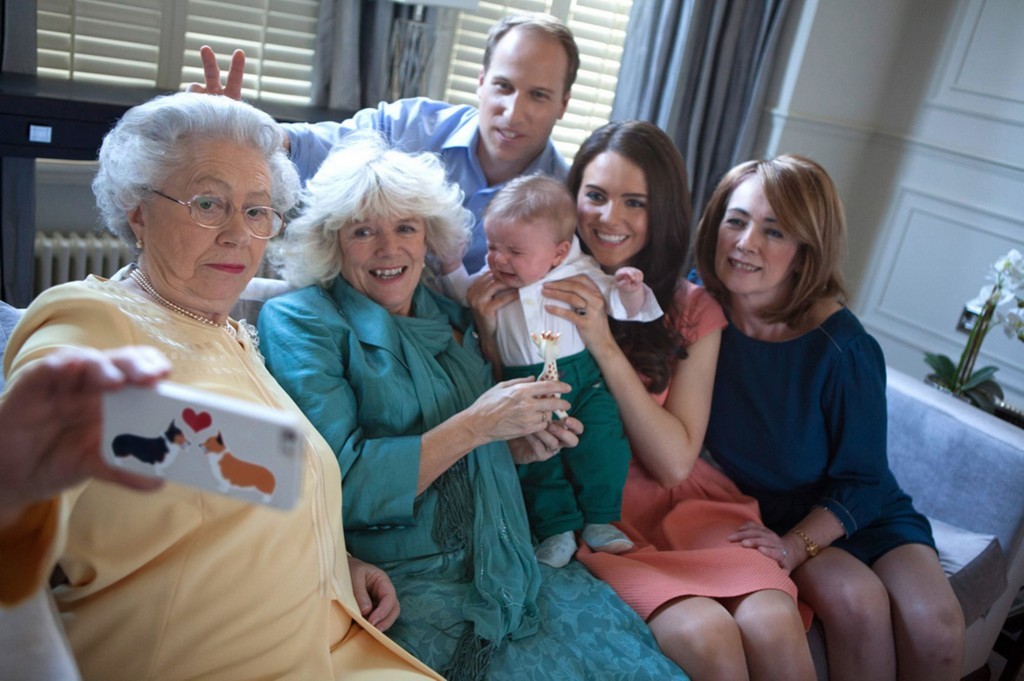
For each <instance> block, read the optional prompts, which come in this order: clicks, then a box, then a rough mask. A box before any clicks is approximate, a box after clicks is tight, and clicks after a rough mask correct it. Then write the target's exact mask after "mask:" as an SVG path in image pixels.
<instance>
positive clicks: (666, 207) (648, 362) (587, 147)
mask: <svg viewBox="0 0 1024 681" xmlns="http://www.w3.org/2000/svg"><path fill="white" fill-rule="evenodd" d="M606 151H613V152H615V153H616V154H619V155H620V156H622V157H623V158H626V159H628V160H630V161H632V162H633V163H635V164H636V165H637V166H638V167H639V168H640V169H641V170H643V172H644V176H645V179H646V180H647V197H648V199H647V243H646V244H644V247H643V248H641V249H640V251H638V252H637V254H636V255H634V256H633V257H632V258H631V259H630V262H629V263H628V264H629V265H630V266H632V267H636V268H637V269H639V270H640V271H642V272H643V273H644V283H645V284H647V285H648V286H650V287H651V290H653V291H654V295H655V297H656V298H657V300H658V304H659V305H661V309H662V310H664V311H665V316H664V318H662V319H659V320H657V321H653V322H648V323H638V322H622V321H618V320H615V319H612V320H609V321H610V322H611V328H612V333H613V334H614V336H615V340H616V341H617V342H618V344H619V347H621V348H622V350H623V352H625V353H626V356H627V357H628V358H629V361H630V363H631V364H632V365H633V368H635V369H636V370H637V372H639V373H640V375H641V376H643V377H644V381H645V383H646V385H647V390H648V391H650V392H652V393H659V392H661V391H663V390H664V389H665V388H666V387H667V386H668V382H669V378H670V377H671V375H672V368H673V366H674V365H675V363H676V362H677V361H678V360H681V359H685V358H686V342H685V340H684V338H683V336H682V334H680V333H679V331H678V330H677V328H676V326H677V324H678V323H679V320H681V319H685V314H684V312H685V311H684V310H683V309H682V308H681V304H679V303H677V301H676V290H677V288H678V286H679V283H680V277H681V275H682V272H683V267H684V266H685V264H686V262H687V249H688V246H689V243H690V222H691V216H692V210H693V209H692V204H691V201H690V190H689V182H688V181H687V174H686V163H685V162H684V161H683V157H682V155H681V154H680V153H679V149H677V148H676V145H675V144H674V143H673V142H672V139H671V138H670V137H669V136H668V135H666V134H665V133H664V132H663V131H662V130H661V129H660V128H658V127H657V126H656V125H653V124H651V123H647V122H644V121H618V122H613V123H608V124H607V125H605V126H602V127H600V128H598V129H597V130H595V131H594V133H593V134H592V135H591V136H590V137H588V138H587V140H586V141H585V142H584V143H583V144H582V145H581V146H580V150H579V152H578V153H577V154H576V158H575V160H574V161H573V164H572V168H570V169H569V178H568V180H567V182H568V184H569V190H570V191H571V192H572V194H573V196H574V197H578V196H579V191H580V186H581V185H582V183H583V172H584V171H585V170H586V168H587V166H588V165H590V162H591V161H593V160H594V159H595V158H596V157H597V156H599V155H600V154H603V153H604V152H606ZM580 245H581V246H582V247H583V250H584V251H587V252H589V249H587V246H586V244H584V243H582V242H581V244H580Z"/></svg>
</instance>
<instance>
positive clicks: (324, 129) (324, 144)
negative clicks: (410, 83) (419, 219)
mask: <svg viewBox="0 0 1024 681" xmlns="http://www.w3.org/2000/svg"><path fill="white" fill-rule="evenodd" d="M284 128H285V130H286V131H287V133H288V140H289V143H290V145H291V152H290V153H291V159H292V162H293V163H294V164H295V167H296V169H297V170H298V172H299V177H300V178H302V181H303V183H305V182H306V180H308V179H309V178H310V177H312V176H313V175H314V174H315V173H316V171H317V170H318V169H319V168H320V164H321V163H323V161H324V159H325V158H327V155H328V154H329V153H330V152H331V150H332V149H333V148H334V146H335V145H337V144H338V143H339V142H341V140H342V139H343V138H344V137H345V136H346V135H348V134H349V133H350V132H352V131H353V130H358V129H373V130H377V131H378V132H380V133H381V134H382V135H384V137H385V139H387V140H388V141H389V142H390V143H391V144H393V145H394V146H395V147H396V148H397V149H401V150H402V151H406V152H417V151H431V152H434V153H436V154H439V155H440V156H441V159H442V161H443V162H444V166H445V169H446V170H447V176H448V180H449V181H451V182H454V183H456V184H458V185H459V187H461V188H462V191H463V194H464V198H463V200H462V205H463V206H465V207H466V208H468V209H469V210H470V211H471V212H472V213H473V215H475V216H476V224H475V225H474V227H473V236H472V239H471V240H470V244H469V249H468V250H467V252H466V255H465V256H464V257H463V259H462V262H463V264H465V266H466V270H467V271H468V272H470V273H473V272H476V271H478V270H479V269H480V268H481V267H483V265H484V258H485V256H486V255H487V240H486V238H485V236H484V229H483V214H484V209H485V208H487V204H488V203H490V201H491V198H492V197H493V196H494V194H495V193H496V192H497V191H498V190H499V189H501V187H502V185H501V184H495V185H488V184H487V178H486V177H485V176H484V171H483V169H482V168H481V167H480V160H479V159H478V158H477V154H476V149H477V142H478V141H479V138H480V112H479V111H477V109H476V107H472V106H468V105H455V104H446V103H445V102H438V101H434V100H432V99H426V98H424V97H416V98H413V99H400V100H398V101H396V102H391V103H387V102H381V103H380V104H379V105H378V106H377V108H375V109H363V110H362V111H359V112H358V113H356V115H355V116H353V117H352V118H350V119H348V120H347V121H344V122H342V123H336V122H333V121H324V122H321V123H289V124H286V125H285V126H284ZM568 172H569V168H568V165H567V164H566V162H565V159H564V158H562V155H561V154H560V153H558V150H557V149H555V145H554V144H553V143H552V142H551V140H548V143H547V146H546V147H545V148H544V150H543V151H542V152H541V153H540V155H539V156H537V158H535V159H534V160H533V162H532V163H530V165H529V166H528V167H527V168H526V170H524V171H523V174H524V175H532V174H534V173H543V174H545V175H551V176H552V177H557V178H558V179H560V180H564V179H565V177H566V175H567V174H568Z"/></svg>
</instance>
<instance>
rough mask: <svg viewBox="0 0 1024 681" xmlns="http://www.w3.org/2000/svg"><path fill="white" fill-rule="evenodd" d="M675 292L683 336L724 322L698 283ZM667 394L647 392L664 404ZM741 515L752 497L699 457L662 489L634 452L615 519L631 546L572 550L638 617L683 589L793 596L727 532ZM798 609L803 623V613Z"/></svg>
mask: <svg viewBox="0 0 1024 681" xmlns="http://www.w3.org/2000/svg"><path fill="white" fill-rule="evenodd" d="M678 295H679V296H680V297H682V298H683V301H682V302H683V305H684V307H683V309H684V310H686V319H685V321H684V323H683V325H682V326H681V328H680V331H681V332H682V333H683V334H684V336H685V337H686V338H687V340H688V341H689V342H690V343H693V342H695V341H696V340H698V339H700V338H702V337H703V336H704V335H706V334H707V333H709V332H711V331H713V330H715V329H721V328H724V327H725V326H726V320H725V315H724V314H722V309H721V308H720V307H719V306H718V304H717V303H716V302H715V301H714V300H713V299H712V298H711V296H710V295H708V293H707V292H706V291H705V290H704V289H703V288H700V287H698V286H695V285H693V284H690V283H689V282H686V283H685V285H684V287H683V288H681V289H680V291H679V294H678ZM667 395H668V390H666V391H665V392H663V393H661V394H660V395H654V396H652V397H654V399H655V401H657V402H658V404H662V405H663V404H664V403H665V399H666V397H667ZM747 521H754V522H758V523H760V522H761V515H760V512H759V511H758V506H757V502H756V501H755V500H754V499H753V498H751V497H748V496H746V495H744V494H743V493H741V492H740V491H739V489H738V488H737V487H736V485H735V484H733V482H732V481H731V480H730V479H729V478H727V477H726V476H725V475H724V474H723V473H721V472H719V471H718V470H717V469H715V468H714V467H712V466H711V465H710V464H709V463H707V462H706V461H704V460H703V459H698V460H697V462H696V464H695V465H694V467H693V470H692V471H691V473H690V475H689V476H688V477H687V478H686V480H684V481H683V482H681V483H679V484H678V485H676V486H675V487H673V488H672V489H665V488H663V487H662V486H661V485H660V484H659V483H658V482H657V480H655V479H654V478H653V477H652V476H651V475H650V473H648V472H647V470H646V469H645V468H644V466H643V464H641V463H640V462H639V460H638V459H637V458H636V457H634V458H633V459H632V460H631V461H630V465H629V475H628V477H627V479H626V486H625V489H624V491H623V499H622V520H621V522H618V523H616V525H617V526H618V527H619V528H620V529H621V530H622V531H623V532H625V533H626V534H627V535H628V536H629V538H630V539H631V540H632V541H633V542H634V544H635V545H636V547H635V548H634V549H633V550H632V551H630V552H629V553H624V554H619V555H612V554H608V553H595V552H593V551H591V550H590V549H589V548H587V546H586V544H583V545H582V547H581V548H580V550H579V551H578V552H577V554H576V557H577V559H579V560H580V562H582V563H583V564H584V565H586V567H587V568H588V569H589V570H590V571H591V572H592V573H594V575H596V576H597V577H599V578H600V579H602V580H604V581H606V582H608V583H609V584H610V585H611V586H612V588H613V589H615V591H616V592H617V593H618V594H619V596H620V597H621V598H622V600H624V601H625V602H626V603H628V604H629V605H630V606H632V608H633V609H634V610H636V611H637V613H639V614H640V616H641V617H643V618H644V619H645V620H646V619H648V618H649V617H650V616H651V613H653V612H654V611H655V610H657V609H658V608H659V607H661V606H662V605H664V604H665V603H667V602H669V601H671V600H675V599H677V598H681V597H684V596H706V597H709V598H729V597H733V596H742V595H745V594H749V593H752V592H754V591H760V590H762V589H779V590H781V591H784V592H786V593H787V594H789V595H790V596H791V597H792V598H793V599H794V600H796V597H797V590H796V584H794V583H793V580H791V579H790V578H789V574H788V573H787V572H786V571H785V570H783V569H782V568H780V567H779V565H778V563H776V562H775V560H773V559H771V558H769V557H767V556H765V555H763V554H761V553H759V552H758V551H756V550H754V549H749V548H744V547H742V546H740V545H738V544H734V543H732V542H730V541H729V540H728V539H727V537H728V536H729V534H731V533H732V532H733V531H735V530H736V528H737V527H739V526H740V525H741V524H743V523H745V522H747ZM801 610H802V612H801V614H802V615H803V617H804V623H805V625H806V624H809V622H810V612H809V611H807V610H806V608H802V609H801Z"/></svg>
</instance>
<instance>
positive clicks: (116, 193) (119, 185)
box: [92, 92, 299, 248]
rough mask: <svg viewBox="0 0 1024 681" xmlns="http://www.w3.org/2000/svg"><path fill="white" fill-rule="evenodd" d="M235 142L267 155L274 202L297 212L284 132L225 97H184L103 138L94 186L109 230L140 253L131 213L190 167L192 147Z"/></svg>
mask: <svg viewBox="0 0 1024 681" xmlns="http://www.w3.org/2000/svg"><path fill="white" fill-rule="evenodd" d="M211 140H227V141H230V142H235V143H237V144H239V145H242V146H246V147H249V148H252V149H255V150H256V151H258V152H260V153H261V154H262V155H263V158H264V160H265V161H266V163H267V168H268V169H269V171H270V179H271V203H272V205H273V207H274V208H276V209H277V210H279V211H281V212H282V213H287V212H288V211H289V210H291V209H292V207H294V206H295V203H296V200H297V198H298V193H299V177H298V174H297V173H296V171H295V167H294V166H293V165H292V162H291V161H290V160H289V159H288V156H287V154H286V153H285V151H284V147H283V133H282V131H281V128H280V126H279V125H278V124H277V122H276V121H274V119H273V118H271V117H270V116H269V115H268V114H266V113H264V112H262V111H260V110H259V109H256V108H254V107H253V106H251V105H249V104H245V103H243V102H239V101H235V100H233V99H230V98H228V97H223V96H219V95H206V94H197V93H188V92H179V93H177V94H173V95H163V96H160V97H156V98H154V99H151V100H149V101H148V102H146V103H144V104H140V105H138V106H136V107H133V108H131V109H129V110H128V111H127V113H125V114H124V116H123V117H122V118H121V120H119V121H118V122H117V124H116V125H115V126H114V127H113V129H111V131H110V132H108V133H107V135H106V136H105V137H104V138H103V145H102V146H101V147H100V153H99V170H98V172H97V174H96V177H95V179H93V182H92V190H93V193H94V194H95V195H96V205H97V207H98V208H99V211H100V216H101V217H102V219H103V223H104V225H105V226H106V228H107V229H108V230H109V231H110V232H112V233H114V234H116V235H117V236H119V237H121V239H122V240H123V241H125V243H127V244H129V245H130V246H132V247H133V248H134V244H135V235H134V234H133V233H132V230H131V226H130V225H129V224H128V213H129V212H131V211H132V210H134V209H135V208H137V207H138V206H139V204H141V203H142V202H143V201H144V200H146V199H148V198H149V197H150V196H151V195H150V193H149V192H148V191H147V190H146V188H147V187H159V186H160V185H161V184H163V182H164V181H165V180H166V179H167V178H168V177H169V176H170V175H171V174H172V173H174V172H175V171H177V170H179V169H181V168H185V167H187V165H188V163H189V161H190V158H189V156H190V154H191V153H192V148H191V143H192V142H200V143H201V142H204V141H211Z"/></svg>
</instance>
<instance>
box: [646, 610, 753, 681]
mask: <svg viewBox="0 0 1024 681" xmlns="http://www.w3.org/2000/svg"><path fill="white" fill-rule="evenodd" d="M647 624H648V625H649V626H650V627H651V631H652V632H653V633H654V638H655V639H656V640H657V641H658V645H659V646H660V647H661V651H662V652H663V653H665V655H666V656H668V657H669V658H670V659H671V660H673V661H674V662H675V663H676V664H678V665H679V666H680V667H681V668H682V669H683V671H685V672H686V673H687V674H689V675H690V678H691V679H693V681H746V680H747V679H749V678H750V677H749V676H748V674H747V664H746V658H745V657H744V654H743V640H742V638H741V636H740V630H739V627H738V626H736V620H734V619H733V617H732V614H731V613H729V611H728V610H726V609H725V607H723V606H722V604H721V603H719V602H718V601H715V600H713V599H710V598H702V597H699V596H692V597H687V598H680V599H678V600H675V601H671V602H669V603H666V604H665V605H663V606H661V607H660V608H658V609H657V610H655V611H654V613H653V614H652V615H651V616H650V618H648V620H647Z"/></svg>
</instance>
